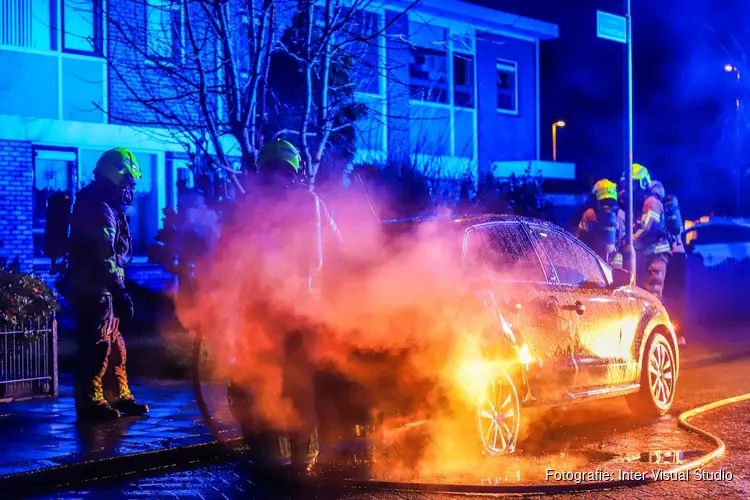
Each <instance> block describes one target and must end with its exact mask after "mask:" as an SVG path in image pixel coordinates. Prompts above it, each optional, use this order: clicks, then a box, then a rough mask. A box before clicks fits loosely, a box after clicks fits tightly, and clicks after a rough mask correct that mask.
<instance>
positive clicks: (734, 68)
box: [724, 64, 742, 212]
mask: <svg viewBox="0 0 750 500" xmlns="http://www.w3.org/2000/svg"><path fill="white" fill-rule="evenodd" d="M724 71H726V72H727V73H737V97H736V98H735V100H734V105H735V109H736V114H735V118H734V135H735V140H736V141H737V148H739V147H740V92H741V88H740V68H738V67H737V66H734V65H732V64H725V65H724ZM737 169H738V173H737V193H735V195H736V198H737V199H736V200H735V201H736V203H737V211H738V212H739V210H740V198H741V197H742V163H741V162H740V165H739V166H738V167H737Z"/></svg>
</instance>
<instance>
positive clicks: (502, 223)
mask: <svg viewBox="0 0 750 500" xmlns="http://www.w3.org/2000/svg"><path fill="white" fill-rule="evenodd" d="M501 226H516V227H517V228H518V229H519V230H520V231H521V233H523V234H524V236H525V237H526V241H527V242H528V244H529V248H530V249H531V250H532V251H533V253H534V256H535V257H536V262H537V264H539V270H540V271H541V275H542V278H543V279H544V280H545V281H537V280H517V279H515V280H511V279H504V278H496V277H493V278H487V279H490V280H491V281H498V282H505V283H545V282H548V281H549V275H548V271H547V269H546V266H545V263H544V260H543V259H542V256H541V255H540V254H539V250H538V248H537V242H536V241H535V239H534V237H533V235H532V234H531V233H530V232H529V231H528V229H527V228H526V227H525V225H524V224H523V223H522V222H520V221H494V222H485V223H481V224H475V225H473V226H470V227H468V228H466V230H465V231H464V237H463V244H462V250H461V266H462V267H463V268H464V269H466V270H468V271H469V272H472V270H471V268H470V267H469V266H467V264H466V254H467V250H468V248H469V238H470V235H471V233H475V232H477V231H481V230H492V229H493V228H498V227H501Z"/></svg>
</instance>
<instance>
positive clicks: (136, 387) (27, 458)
mask: <svg viewBox="0 0 750 500" xmlns="http://www.w3.org/2000/svg"><path fill="white" fill-rule="evenodd" d="M131 389H132V390H133V393H134V394H136V396H137V397H138V398H139V399H140V400H143V401H144V402H147V403H148V404H149V405H150V406H151V412H150V413H149V414H148V415H146V416H144V417H121V418H120V419H117V420H113V421H109V422H87V423H78V422H76V416H75V408H74V405H73V396H72V393H73V388H72V377H70V376H69V375H68V376H66V375H63V376H62V377H61V380H60V397H59V399H57V400H54V401H53V400H40V401H29V402H22V403H10V404H5V405H0V442H1V443H2V453H0V479H2V478H4V477H7V476H9V475H13V474H19V473H28V472H32V471H37V470H42V469H48V468H54V467H59V466H66V465H68V466H69V465H71V464H75V463H81V462H89V461H96V460H102V459H109V458H113V457H122V456H127V455H132V454H137V453H143V452H153V451H161V450H170V449H174V448H176V447H184V446H189V445H196V444H200V443H209V442H212V441H214V439H213V437H212V436H211V434H210V433H209V431H208V430H207V429H206V428H205V427H204V425H203V421H202V418H201V415H200V412H199V410H198V407H197V405H196V403H195V397H194V395H193V390H192V384H191V383H190V382H170V381H153V380H149V381H147V382H145V381H139V380H135V381H133V383H131ZM204 391H206V392H208V394H206V396H205V397H206V399H207V400H208V404H209V407H210V408H212V409H213V408H216V410H215V411H217V413H216V414H217V415H218V416H219V422H217V424H218V426H219V428H220V429H222V430H224V431H226V433H227V437H228V438H229V437H234V435H235V434H234V428H233V426H232V424H231V423H229V422H231V421H230V420H229V419H228V418H226V417H228V414H227V411H228V408H226V396H225V394H226V393H225V392H223V391H222V390H221V387H209V388H205V387H204ZM222 393H223V394H224V396H223V397H222ZM222 403H223V405H222Z"/></svg>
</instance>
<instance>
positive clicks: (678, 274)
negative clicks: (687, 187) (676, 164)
mask: <svg viewBox="0 0 750 500" xmlns="http://www.w3.org/2000/svg"><path fill="white" fill-rule="evenodd" d="M651 192H652V193H653V194H654V195H655V196H658V197H659V200H661V202H662V204H663V205H664V216H665V224H664V227H665V236H666V238H667V240H668V241H669V246H670V253H671V255H670V257H669V275H668V276H669V277H668V278H667V280H666V281H667V283H668V286H666V287H665V290H666V293H665V302H667V303H668V305H669V306H670V307H669V312H670V316H671V317H672V320H673V322H674V323H676V325H675V328H676V329H677V330H678V341H679V343H680V345H685V344H686V343H687V342H686V341H685V336H684V335H683V332H682V327H683V326H684V320H685V277H686V273H687V255H686V253H685V245H684V244H683V242H682V232H683V222H682V214H681V212H680V205H679V201H678V200H677V196H675V195H673V194H667V193H666V190H665V189H664V185H663V184H662V183H661V182H659V181H656V180H655V181H652V182H651Z"/></svg>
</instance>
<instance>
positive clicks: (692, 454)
mask: <svg viewBox="0 0 750 500" xmlns="http://www.w3.org/2000/svg"><path fill="white" fill-rule="evenodd" d="M705 453H706V452H705V451H700V450H688V451H682V450H653V451H636V452H632V453H606V452H582V453H581V455H583V456H585V457H586V458H588V459H589V460H590V461H591V462H604V463H608V462H616V463H622V462H627V463H646V464H675V465H679V464H683V463H685V462H689V461H691V460H695V459H696V458H698V457H700V456H702V455H704V454H705ZM574 454H575V453H574Z"/></svg>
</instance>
